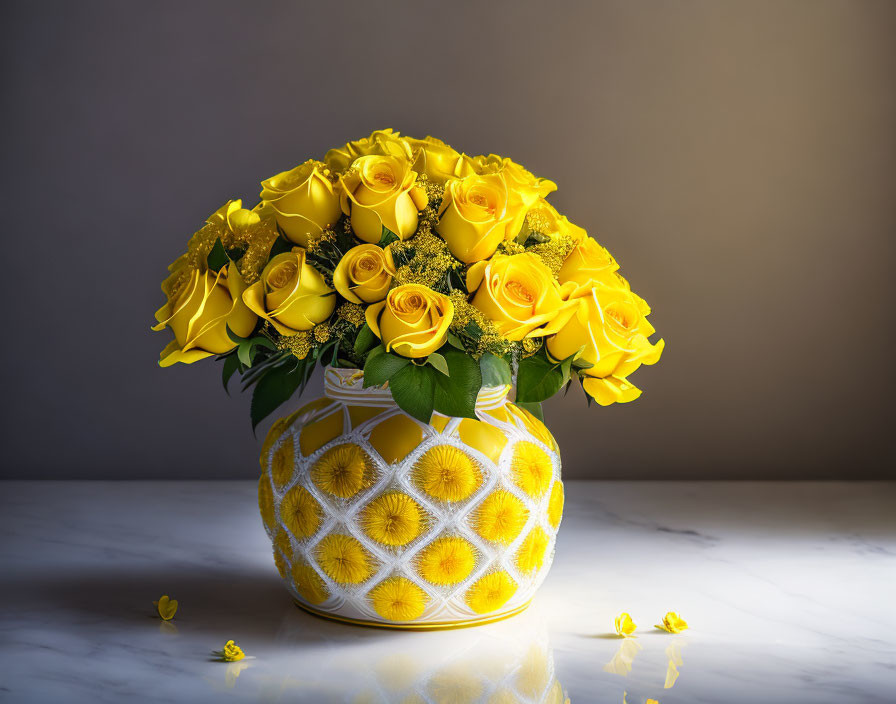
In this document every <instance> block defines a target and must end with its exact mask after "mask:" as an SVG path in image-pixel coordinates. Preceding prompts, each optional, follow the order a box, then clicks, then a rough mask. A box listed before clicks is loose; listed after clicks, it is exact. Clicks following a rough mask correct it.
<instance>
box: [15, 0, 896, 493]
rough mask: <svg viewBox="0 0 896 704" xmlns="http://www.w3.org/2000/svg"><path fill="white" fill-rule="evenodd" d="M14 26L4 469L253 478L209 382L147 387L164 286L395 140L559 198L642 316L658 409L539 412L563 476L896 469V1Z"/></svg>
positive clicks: (227, 406) (214, 381)
mask: <svg viewBox="0 0 896 704" xmlns="http://www.w3.org/2000/svg"><path fill="white" fill-rule="evenodd" d="M4 9H5V12H4V15H5V17H4V25H3V29H2V32H3V42H2V44H0V51H2V54H3V59H2V98H3V109H2V111H0V121H2V130H0V134H2V139H3V154H4V157H3V159H4V170H3V175H2V178H3V193H4V196H5V197H4V206H5V207H4V212H3V222H4V228H3V243H4V257H3V260H4V265H3V268H2V282H3V292H4V298H3V301H4V307H3V316H2V322H3V324H4V326H5V330H6V335H5V340H4V344H3V345H2V347H0V354H2V356H3V359H2V363H3V370H4V389H3V390H4V396H5V398H4V405H3V408H4V423H3V424H2V433H3V436H2V442H3V453H2V472H3V476H7V477H56V478H63V477H104V478H108V477H121V478H131V477H249V476H253V475H254V474H255V473H256V472H257V464H256V463H255V456H256V451H257V442H256V440H254V439H253V437H252V433H251V431H250V428H249V422H248V413H247V399H245V398H238V399H236V400H233V399H228V398H227V397H226V396H225V395H224V394H223V392H222V391H221V388H220V384H219V368H218V366H217V365H215V364H213V363H205V364H200V365H194V366H192V367H184V366H179V367H177V368H172V369H168V370H161V369H159V368H158V367H157V366H156V365H155V361H156V359H157V355H158V352H159V350H160V349H161V347H162V346H163V345H164V344H165V343H166V341H167V337H166V336H165V335H162V334H154V333H151V332H150V330H149V326H150V324H151V322H152V313H153V311H154V310H155V309H156V308H157V307H158V306H159V305H160V304H161V302H162V300H161V293H160V291H159V288H158V284H159V281H160V280H161V278H162V276H163V273H164V269H165V265H166V264H167V263H168V262H169V261H170V260H172V259H173V258H174V257H175V256H176V255H177V254H178V253H179V252H180V251H181V250H182V249H183V247H184V246H185V243H186V240H187V238H188V237H189V235H190V234H191V233H192V232H193V231H194V230H195V229H197V228H198V227H199V226H200V224H201V222H202V221H203V219H204V218H205V216H206V215H208V214H209V213H210V212H212V211H213V210H214V209H215V208H216V207H218V206H219V205H220V204H221V203H223V202H224V201H225V200H226V199H227V198H229V197H243V198H246V199H249V200H250V201H252V202H253V203H254V202H255V198H256V196H257V194H258V190H259V187H258V181H259V180H261V179H262V178H265V177H267V176H269V175H271V174H273V173H275V172H277V171H280V170H282V169H285V168H288V167H291V166H293V165H295V164H297V163H299V162H301V161H303V160H304V159H306V158H308V157H309V156H322V155H323V153H324V152H325V151H326V149H327V148H328V147H330V146H334V145H337V144H340V143H343V142H345V141H346V140H347V139H354V138H358V137H361V136H363V135H365V134H367V133H369V132H370V131H371V130H373V129H375V128H382V127H386V126H392V127H394V128H397V129H400V130H402V131H403V132H406V133H408V134H412V135H418V136H423V135H425V134H434V135H437V136H440V137H442V138H444V139H445V140H447V141H448V142H450V143H451V144H453V145H454V146H455V147H457V148H459V149H461V150H463V151H466V152H468V153H473V154H475V153H480V152H489V151H494V152H497V153H499V154H506V155H510V156H512V157H513V158H514V159H515V160H517V161H520V162H522V163H523V164H525V165H527V166H528V167H529V168H531V169H532V170H534V171H535V172H536V173H538V174H541V175H544V176H548V177H550V178H553V179H554V180H556V182H557V183H558V184H559V186H560V189H559V192H558V193H556V194H555V196H554V197H553V201H554V202H555V204H556V205H557V206H558V207H559V208H560V209H561V210H562V211H563V212H565V213H566V214H568V215H569V217H570V218H571V219H572V220H573V221H575V222H577V223H580V224H581V225H583V226H584V227H586V228H587V229H588V230H589V231H591V232H592V233H593V234H595V235H596V236H597V237H598V238H599V239H600V240H601V242H602V243H604V244H605V245H607V246H608V247H609V248H610V249H611V250H612V251H613V252H614V253H615V254H616V255H617V257H618V259H619V260H620V261H621V263H622V266H623V271H624V272H625V274H626V275H628V276H629V277H630V279H631V281H632V282H633V284H634V286H635V288H636V289H637V290H638V291H639V292H640V293H642V294H643V295H644V296H645V297H646V298H647V299H648V300H649V301H650V302H651V303H652V305H653V308H654V315H653V318H652V319H653V321H654V323H655V325H656V327H657V328H658V329H659V330H660V331H661V333H662V334H663V335H664V336H665V338H666V341H667V344H668V346H667V350H666V353H665V356H664V358H663V360H662V362H661V363H660V364H659V365H658V366H656V367H653V368H645V369H643V370H642V371H641V372H639V373H638V375H637V379H636V383H637V384H639V385H641V386H642V387H643V388H644V389H645V394H644V396H643V397H642V399H641V400H639V401H637V402H636V403H633V404H629V405H626V406H618V407H614V408H609V409H600V408H594V409H591V410H588V409H587V408H586V406H585V404H584V401H583V399H582V398H581V397H580V395H579V393H578V392H577V393H571V394H570V396H569V397H566V398H556V399H554V400H552V401H551V402H550V403H549V404H548V407H547V415H548V421H549V425H550V426H551V427H552V429H553V430H554V431H555V433H556V435H557V437H558V440H559V442H560V444H561V446H562V448H563V451H564V459H565V465H564V471H565V472H566V473H567V475H568V476H572V477H643V478H695V477H698V478H716V477H721V478H812V477H814V478H818V477H847V478H849V477H854V478H861V477H884V476H888V475H889V476H893V474H892V470H890V469H888V467H890V466H891V465H894V464H896V463H894V462H893V459H894V457H893V454H894V453H893V449H892V448H893V443H892V439H891V435H892V413H891V404H892V400H891V399H892V397H893V391H894V383H893V382H894V371H893V364H892V357H893V349H894V347H893V345H894V341H896V335H894V332H893V324H894V316H893V308H892V301H893V300H896V298H894V295H893V294H894V288H896V285H894V279H893V264H894V257H893V254H894V234H896V206H894V195H896V95H894V86H896V71H894V68H896V42H894V36H896V32H894V30H896V3H892V2H887V1H886V0H884V1H881V2H872V1H868V0H852V1H844V2H831V1H828V0H806V1H790V2H783V1H780V0H776V1H774V2H763V1H758V2H737V3H735V2H716V1H707V2H662V3H660V2H657V3H632V2H624V1H620V2H609V3H608V2H600V3H582V4H578V3H564V2H553V3H537V2H520V1H517V2H483V3H469V4H467V3H461V2H451V3H448V2H443V3H426V2H408V3H393V2H385V1H384V2H380V3H371V2H339V3H337V2H333V3H320V2H314V3H305V4H300V3H270V2H253V3H232V2H209V3H200V2H189V3H185V2H163V3H159V2H153V3H150V2H141V3H134V2H112V1H110V2H100V3H97V2H78V3H69V2H58V3H57V2H52V3H50V2H22V3H17V2H6V3H4Z"/></svg>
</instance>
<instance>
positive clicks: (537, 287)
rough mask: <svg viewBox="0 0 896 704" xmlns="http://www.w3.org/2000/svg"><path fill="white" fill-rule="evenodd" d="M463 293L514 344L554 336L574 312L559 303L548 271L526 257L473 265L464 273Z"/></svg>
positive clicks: (501, 256) (560, 299) (533, 258)
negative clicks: (465, 288)
mask: <svg viewBox="0 0 896 704" xmlns="http://www.w3.org/2000/svg"><path fill="white" fill-rule="evenodd" d="M467 290H468V291H470V293H472V294H473V299H472V301H471V303H472V304H473V305H474V306H476V307H477V308H478V309H479V310H481V311H482V312H483V313H484V314H485V315H486V317H487V318H489V319H490V320H491V321H492V322H494V324H495V326H496V327H497V328H498V332H499V333H500V334H501V335H502V336H504V337H505V338H507V339H508V340H513V341H514V342H517V341H519V340H522V339H523V338H525V337H539V336H542V335H550V334H552V333H554V332H556V331H557V330H559V329H560V328H561V327H562V326H563V325H564V324H565V323H566V320H567V319H568V318H569V316H570V315H572V313H573V311H574V310H575V304H573V303H569V302H566V301H564V300H563V295H562V292H561V289H560V286H559V285H558V284H557V281H556V280H555V279H554V275H553V274H552V273H551V270H550V269H548V268H547V267H546V266H545V265H544V263H543V262H542V261H541V260H540V259H539V258H538V257H536V256H535V255H534V254H530V253H524V254H514V255H507V254H496V255H495V256H494V257H492V258H491V259H490V260H488V261H485V262H477V263H476V264H474V265H473V266H471V267H470V270H469V271H468V272H467Z"/></svg>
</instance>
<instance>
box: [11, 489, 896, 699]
mask: <svg viewBox="0 0 896 704" xmlns="http://www.w3.org/2000/svg"><path fill="white" fill-rule="evenodd" d="M0 492H2V499H0V589H2V593H0V700H2V701H10V702H116V703H118V702H130V701H146V702H171V701H190V702H204V701H219V702H226V701H230V700H234V701H264V702H343V701H345V702H392V701H395V702H402V701H408V702H413V701H440V702H468V701H480V700H482V701H488V697H489V696H491V693H493V692H497V690H499V689H502V688H506V689H508V690H509V691H515V692H516V693H517V696H516V697H515V698H513V699H505V700H503V701H529V700H528V699H526V698H525V697H522V696H519V693H520V692H522V691H525V689H526V687H527V686H529V685H531V686H532V687H534V688H535V689H538V688H540V687H542V686H543V685H546V684H547V682H548V681H549V680H550V678H551V677H553V676H554V675H556V678H557V680H558V681H559V682H560V683H561V685H562V688H563V690H564V691H565V693H566V695H567V696H568V697H569V699H570V701H571V702H573V703H574V704H581V703H583V702H587V703H591V702H600V703H603V702H612V703H613V704H619V703H620V702H623V699H624V698H625V701H627V702H628V704H635V703H640V704H643V703H644V702H645V701H646V700H647V699H653V700H656V701H658V702H660V703H661V704H671V703H673V702H725V703H732V702H750V703H754V702H807V703H808V702H812V703H813V704H823V703H826V702H832V703H833V702H837V703H838V704H842V703H843V702H893V701H896V485H894V484H881V483H862V484H844V483H818V484H814V483H801V484H798V483H780V484H771V483H728V484H721V483H634V482H631V483H627V482H601V483H597V482H593V483H587V482H572V483H569V485H568V494H567V496H568V503H567V511H566V515H565V517H564V522H563V525H562V527H561V530H560V537H559V541H558V546H557V558H556V561H555V563H554V567H553V570H552V572H551V574H550V576H549V577H548V579H547V581H546V582H545V585H544V586H543V588H542V590H541V592H540V593H539V596H538V597H537V598H536V600H535V603H534V605H533V607H532V608H531V609H530V610H529V611H528V612H526V613H525V614H523V615H521V616H518V617H515V618H513V619H510V620H508V621H505V622H502V623H497V624H493V625H489V626H481V627H478V628H472V629H467V630H460V631H452V632H446V633H404V632H389V631H381V630H375V629H365V628H358V627H353V626H345V625H340V624H334V623H330V622H325V621H322V620H320V619H316V618H313V617H311V616H308V615H306V614H304V613H303V612H301V611H299V610H298V609H296V608H295V607H294V606H293V605H292V602H291V601H290V599H289V597H288V595H287V593H286V591H285V590H284V589H283V587H282V586H281V584H280V581H279V577H278V575H277V573H276V571H275V568H274V565H273V562H272V559H271V555H270V549H269V545H268V542H267V538H266V537H265V535H264V533H263V531H262V528H261V524H260V519H259V517H258V514H257V511H256V508H255V486H254V482H248V481H247V482H204V483H198V482H151V483H150V482H120V483H110V482H76V483H56V482H43V483H37V482H32V483H24V482H15V483H13V482H6V483H4V484H2V485H0ZM163 593H167V594H169V595H171V596H172V597H173V598H176V599H178V600H179V601H180V609H179V611H178V613H177V616H176V617H175V620H174V621H173V622H172V624H170V625H169V624H162V623H161V622H160V621H159V620H158V618H155V617H154V616H153V609H152V604H151V602H152V600H153V599H156V598H158V596H159V595H161V594H163ZM668 610H677V611H680V612H681V614H682V615H683V616H684V617H685V618H687V619H688V621H689V622H690V623H691V626H692V628H691V630H689V631H688V632H686V633H684V634H680V635H677V636H672V635H669V634H665V633H662V632H660V631H657V630H654V629H653V628H652V627H651V626H652V624H654V623H656V622H658V621H659V619H660V618H661V617H662V615H663V614H664V613H665V612H666V611H668ZM620 611H629V612H630V613H631V614H632V616H633V617H634V619H635V620H636V621H637V622H638V624H639V634H640V637H639V638H638V639H637V640H636V641H626V642H623V641H620V640H617V639H615V638H612V637H609V635H608V631H609V630H610V628H611V625H612V621H613V617H614V616H615V615H616V614H617V613H618V612H620ZM229 638H233V639H235V640H236V641H237V643H239V644H240V645H241V646H242V647H243V649H244V650H245V651H246V652H247V653H248V654H249V655H251V656H254V658H253V659H251V660H245V661H243V663H240V664H236V665H228V664H226V663H220V662H213V661H211V660H210V651H212V650H214V649H217V648H220V647H221V646H222V645H223V643H224V642H225V641H226V640H227V639H229ZM670 659H677V660H678V662H679V663H680V664H679V665H678V666H677V668H676V669H677V670H678V673H679V674H678V677H677V679H676V680H675V681H674V684H673V685H672V686H671V687H669V688H666V687H665V685H666V684H668V682H667V674H668V673H669V669H670V668H669V665H668V663H669V660H670ZM542 675H543V676H544V677H545V679H544V680H543V681H542V680H540V679H539V678H540V677H541V676H542ZM670 679H671V678H670ZM545 689H546V688H545ZM624 693H626V694H625V695H624ZM413 694H417V695H418V696H420V695H422V697H423V698H417V699H414V698H413V696H412V695H413ZM535 696H536V699H535V700H538V699H537V697H538V696H540V695H535ZM498 701H502V700H498Z"/></svg>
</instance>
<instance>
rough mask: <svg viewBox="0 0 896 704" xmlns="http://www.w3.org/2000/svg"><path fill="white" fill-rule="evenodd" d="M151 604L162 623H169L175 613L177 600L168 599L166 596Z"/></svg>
mask: <svg viewBox="0 0 896 704" xmlns="http://www.w3.org/2000/svg"><path fill="white" fill-rule="evenodd" d="M152 603H153V606H155V607H156V609H157V610H158V612H159V616H161V617H162V620H163V621H170V620H171V619H173V618H174V614H175V613H177V599H169V598H168V595H167V594H164V595H162V596H160V597H159V600H158V601H154V602H152Z"/></svg>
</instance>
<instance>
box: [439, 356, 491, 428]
mask: <svg viewBox="0 0 896 704" xmlns="http://www.w3.org/2000/svg"><path fill="white" fill-rule="evenodd" d="M442 354H443V356H444V357H445V362H446V363H447V365H448V372H449V376H444V375H442V374H436V375H435V381H436V396H435V409H436V410H437V411H438V412H439V413H442V414H444V415H446V416H455V417H458V418H475V417H476V397H477V396H478V395H479V389H480V388H482V373H481V372H480V371H479V363H478V362H477V361H476V360H475V359H473V358H472V357H470V356H469V355H467V354H466V353H464V352H461V351H460V350H454V349H443V352H442Z"/></svg>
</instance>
